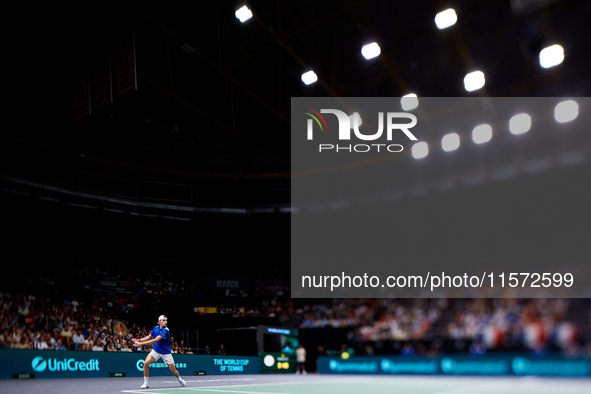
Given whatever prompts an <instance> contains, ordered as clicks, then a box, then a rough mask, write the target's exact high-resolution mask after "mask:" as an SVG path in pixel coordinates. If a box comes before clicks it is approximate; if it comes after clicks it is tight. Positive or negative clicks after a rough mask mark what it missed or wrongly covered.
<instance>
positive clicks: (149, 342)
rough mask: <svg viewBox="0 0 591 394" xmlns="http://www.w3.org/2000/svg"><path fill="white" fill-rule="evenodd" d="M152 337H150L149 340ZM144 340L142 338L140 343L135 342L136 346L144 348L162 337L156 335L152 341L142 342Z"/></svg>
mask: <svg viewBox="0 0 591 394" xmlns="http://www.w3.org/2000/svg"><path fill="white" fill-rule="evenodd" d="M151 337H152V336H151V335H150V338H151ZM144 339H145V338H142V339H141V340H140V341H137V342H136V343H137V344H138V346H144V345H151V344H153V343H156V342H158V341H159V340H161V339H162V337H161V336H160V335H158V336H157V337H156V338H154V339H150V340H144Z"/></svg>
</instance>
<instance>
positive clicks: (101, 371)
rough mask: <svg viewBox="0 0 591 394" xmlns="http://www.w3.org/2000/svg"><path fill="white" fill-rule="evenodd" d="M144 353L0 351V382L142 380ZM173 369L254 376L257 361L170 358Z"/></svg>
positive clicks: (163, 372)
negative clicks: (19, 377)
mask: <svg viewBox="0 0 591 394" xmlns="http://www.w3.org/2000/svg"><path fill="white" fill-rule="evenodd" d="M147 355H148V354H147V353H111V352H81V351H77V352H76V351H55V350H21V349H0V379H12V377H13V375H15V374H34V375H35V379H48V378H100V377H105V378H106V377H108V376H109V373H112V372H117V373H125V376H127V377H141V376H143V368H144V360H145V358H146V356H147ZM173 358H174V361H175V366H176V369H177V370H178V371H179V372H180V374H181V376H183V375H193V372H195V371H205V373H206V374H207V375H232V374H258V373H260V372H261V361H260V358H259V357H245V356H202V355H182V354H173ZM168 375H170V370H169V368H168V365H166V364H164V363H163V362H162V360H159V362H156V363H152V364H150V376H168Z"/></svg>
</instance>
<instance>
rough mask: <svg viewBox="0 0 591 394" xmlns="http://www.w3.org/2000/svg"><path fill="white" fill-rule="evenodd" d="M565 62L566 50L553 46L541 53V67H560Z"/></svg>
mask: <svg viewBox="0 0 591 394" xmlns="http://www.w3.org/2000/svg"><path fill="white" fill-rule="evenodd" d="M563 60H564V48H562V47H561V46H560V45H552V46H549V47H546V48H544V49H542V50H541V51H540V66H542V67H543V68H550V67H554V66H557V65H559V64H560V63H562V61H563Z"/></svg>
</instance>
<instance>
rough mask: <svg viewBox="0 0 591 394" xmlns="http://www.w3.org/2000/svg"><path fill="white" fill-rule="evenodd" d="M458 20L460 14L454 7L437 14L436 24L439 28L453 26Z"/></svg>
mask: <svg viewBox="0 0 591 394" xmlns="http://www.w3.org/2000/svg"><path fill="white" fill-rule="evenodd" d="M457 21H458V16H457V15H456V11H455V10H454V9H453V8H448V9H447V10H445V11H441V12H440V13H438V14H437V15H435V25H437V28H438V29H439V30H442V29H445V28H448V27H450V26H453V25H455V24H456V22H457Z"/></svg>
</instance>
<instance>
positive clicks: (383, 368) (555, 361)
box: [318, 354, 591, 377]
mask: <svg viewBox="0 0 591 394" xmlns="http://www.w3.org/2000/svg"><path fill="white" fill-rule="evenodd" d="M318 372H319V373H322V374H366V375H369V374H372V375H373V374H375V375H409V374H411V375H412V374H416V375H487V376H506V375H517V376H568V377H575V376H578V377H585V376H587V377H589V376H591V359H589V358H573V359H569V358H565V357H561V356H547V357H532V356H526V355H515V354H503V355H486V356H469V355H450V356H437V357H419V356H417V357H402V356H359V357H351V358H349V359H347V360H344V359H342V358H340V357H319V358H318Z"/></svg>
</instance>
